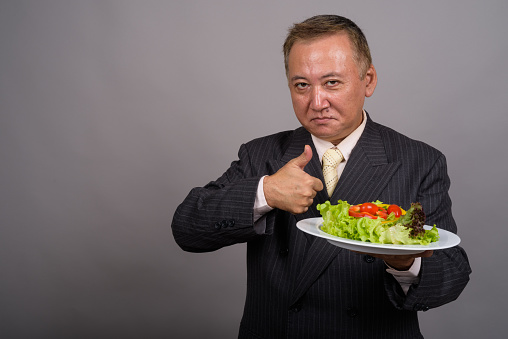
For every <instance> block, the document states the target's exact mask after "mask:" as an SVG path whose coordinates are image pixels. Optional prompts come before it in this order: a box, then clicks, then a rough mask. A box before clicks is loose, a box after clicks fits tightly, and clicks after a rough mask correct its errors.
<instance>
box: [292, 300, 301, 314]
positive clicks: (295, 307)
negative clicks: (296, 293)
mask: <svg viewBox="0 0 508 339" xmlns="http://www.w3.org/2000/svg"><path fill="white" fill-rule="evenodd" d="M301 309H302V303H301V302H297V303H296V304H294V305H293V307H291V308H290V309H289V310H290V311H291V312H294V313H298V312H300V310H301Z"/></svg>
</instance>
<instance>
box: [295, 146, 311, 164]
mask: <svg viewBox="0 0 508 339" xmlns="http://www.w3.org/2000/svg"><path fill="white" fill-rule="evenodd" d="M310 159H312V148H310V146H309V145H305V149H304V150H303V153H302V154H300V155H299V156H298V157H297V158H294V159H293V163H294V164H295V165H296V166H298V167H300V169H302V170H303V169H304V168H305V166H306V165H307V164H308V163H309V161H310Z"/></svg>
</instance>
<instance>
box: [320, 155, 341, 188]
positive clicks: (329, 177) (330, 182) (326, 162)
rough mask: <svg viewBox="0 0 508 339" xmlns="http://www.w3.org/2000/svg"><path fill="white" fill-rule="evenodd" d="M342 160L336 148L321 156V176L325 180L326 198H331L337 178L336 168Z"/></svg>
mask: <svg viewBox="0 0 508 339" xmlns="http://www.w3.org/2000/svg"><path fill="white" fill-rule="evenodd" d="M342 160H344V157H343V156H342V153H340V151H339V149H338V148H335V147H333V148H330V149H329V150H327V151H326V152H325V154H323V176H324V178H325V184H326V190H327V191H328V196H330V197H331V196H332V193H333V190H334V189H335V186H337V182H339V177H338V175H337V166H339V164H340V163H341V162H342Z"/></svg>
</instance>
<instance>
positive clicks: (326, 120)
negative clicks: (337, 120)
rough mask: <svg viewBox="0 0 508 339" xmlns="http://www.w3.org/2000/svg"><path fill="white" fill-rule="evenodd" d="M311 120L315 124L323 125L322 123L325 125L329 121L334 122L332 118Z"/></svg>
mask: <svg viewBox="0 0 508 339" xmlns="http://www.w3.org/2000/svg"><path fill="white" fill-rule="evenodd" d="M311 120H312V121H313V122H315V123H317V124H324V123H327V122H329V121H330V120H334V119H333V118H332V117H316V118H313V119H311Z"/></svg>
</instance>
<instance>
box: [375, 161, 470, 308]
mask: <svg viewBox="0 0 508 339" xmlns="http://www.w3.org/2000/svg"><path fill="white" fill-rule="evenodd" d="M449 187H450V180H449V178H448V174H447V169H446V160H445V157H444V155H442V154H441V155H440V156H439V157H438V158H437V161H436V162H435V163H434V164H433V165H432V166H431V167H430V170H429V171H428V174H427V175H426V176H425V177H424V178H423V180H422V181H421V184H420V188H419V193H418V199H419V201H420V202H421V203H422V206H423V210H424V211H425V213H426V216H427V221H426V224H429V225H434V224H436V225H437V227H438V228H442V229H446V230H448V231H450V232H453V233H457V226H456V224H455V221H454V219H453V216H452V211H451V200H450V197H449V195H448V189H449ZM470 273H471V268H470V266H469V262H468V258H467V255H466V252H465V251H464V250H463V249H462V248H461V247H460V246H456V247H453V248H450V249H445V250H436V251H434V254H433V255H432V256H431V257H429V258H422V265H421V270H420V281H419V283H418V284H413V285H412V286H411V287H410V289H409V291H408V293H407V295H404V293H403V292H402V290H401V288H400V286H398V284H397V283H396V281H395V279H394V278H393V276H391V275H390V274H389V273H387V274H386V279H385V288H386V290H387V293H388V297H389V298H390V300H391V302H392V303H393V304H394V305H395V307H397V308H398V309H403V310H412V311H426V310H428V309H430V308H433V307H438V306H441V305H443V304H446V303H448V302H451V301H453V300H455V299H457V298H458V296H459V295H460V293H461V292H462V291H463V289H464V288H465V286H466V284H467V283H468V281H469V275H470Z"/></svg>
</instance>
